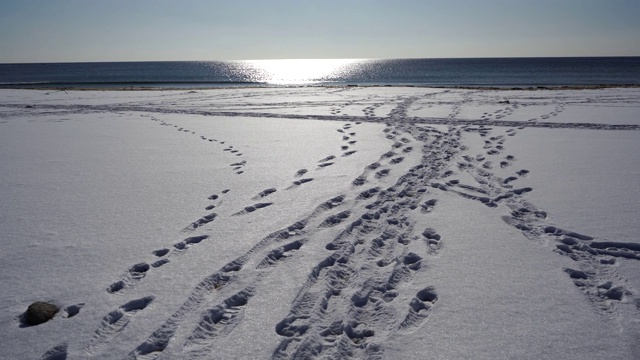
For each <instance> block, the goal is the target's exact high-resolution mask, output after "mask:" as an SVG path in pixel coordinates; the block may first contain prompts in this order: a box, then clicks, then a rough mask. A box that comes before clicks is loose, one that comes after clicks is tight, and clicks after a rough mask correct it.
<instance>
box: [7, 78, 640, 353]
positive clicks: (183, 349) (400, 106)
mask: <svg viewBox="0 0 640 360" xmlns="http://www.w3.org/2000/svg"><path fill="white" fill-rule="evenodd" d="M638 130H640V90H638V89H625V88H620V89H617V88H611V89H596V90H540V91H514V90H504V91H498V90H467V89H432V88H413V87H333V88H332V87H300V88H245V89H216V90H198V91H168V90H167V91H37V90H0V198H1V199H2V201H1V202H0V240H1V244H2V251H1V252H0V264H1V265H0V267H1V275H0V276H1V279H2V286H3V291H2V293H1V295H0V300H1V301H2V303H3V304H4V305H3V309H4V311H3V312H2V315H1V316H0V329H1V331H2V334H3V340H2V345H3V346H2V347H1V349H0V358H6V359H17V358H30V359H31V358H32V359H37V358H40V359H47V360H53V359H87V358H90V359H94V358H95V359H177V358H180V359H268V358H272V359H292V358H296V359H316V358H317V359H320V358H370V359H400V358H402V359H410V358H432V359H507V358H513V359H606V358H612V359H613V358H615V359H638V358H639V357H640V345H639V344H640V341H638V339H639V338H640V294H639V293H638V291H639V290H640V281H639V280H638V279H640V239H639V238H638V234H639V233H640V225H639V224H640V222H638V221H637V220H638V219H639V218H640V206H639V205H638V204H639V203H640V182H639V181H638V178H639V176H640V172H639V171H640V156H638V154H640V131H638ZM34 301H47V302H51V303H54V304H56V305H57V306H59V307H60V309H61V311H60V312H59V313H58V314H57V315H56V316H55V317H54V318H53V319H52V320H50V321H48V322H46V323H44V324H41V325H37V326H25V325H24V323H23V322H22V321H21V319H22V315H23V313H24V311H25V310H26V308H27V307H28V305H29V304H31V303H32V302H34Z"/></svg>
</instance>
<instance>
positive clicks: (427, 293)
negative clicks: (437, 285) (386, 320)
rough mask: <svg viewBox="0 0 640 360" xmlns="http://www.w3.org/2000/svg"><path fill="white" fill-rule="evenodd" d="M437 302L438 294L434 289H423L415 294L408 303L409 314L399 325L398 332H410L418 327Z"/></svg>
mask: <svg viewBox="0 0 640 360" xmlns="http://www.w3.org/2000/svg"><path fill="white" fill-rule="evenodd" d="M437 301H438V294H437V293H436V292H435V289H434V287H432V286H430V287H427V288H424V289H422V290H420V291H418V293H417V294H416V297H414V298H413V299H412V300H411V302H410V303H409V312H408V314H407V316H406V317H405V319H404V321H403V322H402V323H401V324H400V330H403V331H412V330H415V329H416V328H418V327H419V326H420V324H421V323H422V322H424V320H425V319H426V318H427V317H428V316H429V313H430V310H431V308H432V307H433V305H434V304H435V303H436V302H437Z"/></svg>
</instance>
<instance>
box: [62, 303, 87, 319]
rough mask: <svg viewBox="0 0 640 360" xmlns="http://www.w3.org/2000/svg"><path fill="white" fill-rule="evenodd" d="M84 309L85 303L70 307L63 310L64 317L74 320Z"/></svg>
mask: <svg viewBox="0 0 640 360" xmlns="http://www.w3.org/2000/svg"><path fill="white" fill-rule="evenodd" d="M82 307H84V303H78V304H74V305H69V306H67V307H65V308H64V309H62V312H63V314H62V317H63V318H65V319H69V318H72V317H74V316H76V315H78V314H79V313H80V309H82Z"/></svg>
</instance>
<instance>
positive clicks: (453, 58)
mask: <svg viewBox="0 0 640 360" xmlns="http://www.w3.org/2000/svg"><path fill="white" fill-rule="evenodd" d="M636 57H640V55H595V56H478V57H407V58H271V59H235V60H114V61H109V60H101V61H97V60H92V61H34V62H0V65H27V64H99V63H161V62H233V61H292V60H351V61H367V60H370V61H380V60H465V59H467V60H475V59H576V58H636Z"/></svg>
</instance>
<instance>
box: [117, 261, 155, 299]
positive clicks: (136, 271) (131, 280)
mask: <svg viewBox="0 0 640 360" xmlns="http://www.w3.org/2000/svg"><path fill="white" fill-rule="evenodd" d="M150 268H151V266H149V264H147V263H145V262H141V263H138V264H135V265H133V266H132V267H131V268H129V271H127V273H126V274H125V275H124V276H123V278H122V279H120V280H118V281H116V282H114V283H113V284H111V285H109V287H108V288H107V292H108V293H109V294H113V293H117V292H120V291H122V290H123V289H126V288H129V287H131V286H133V285H134V284H135V283H136V282H138V281H140V280H142V278H144V277H145V275H146V274H147V271H149V269H150Z"/></svg>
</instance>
